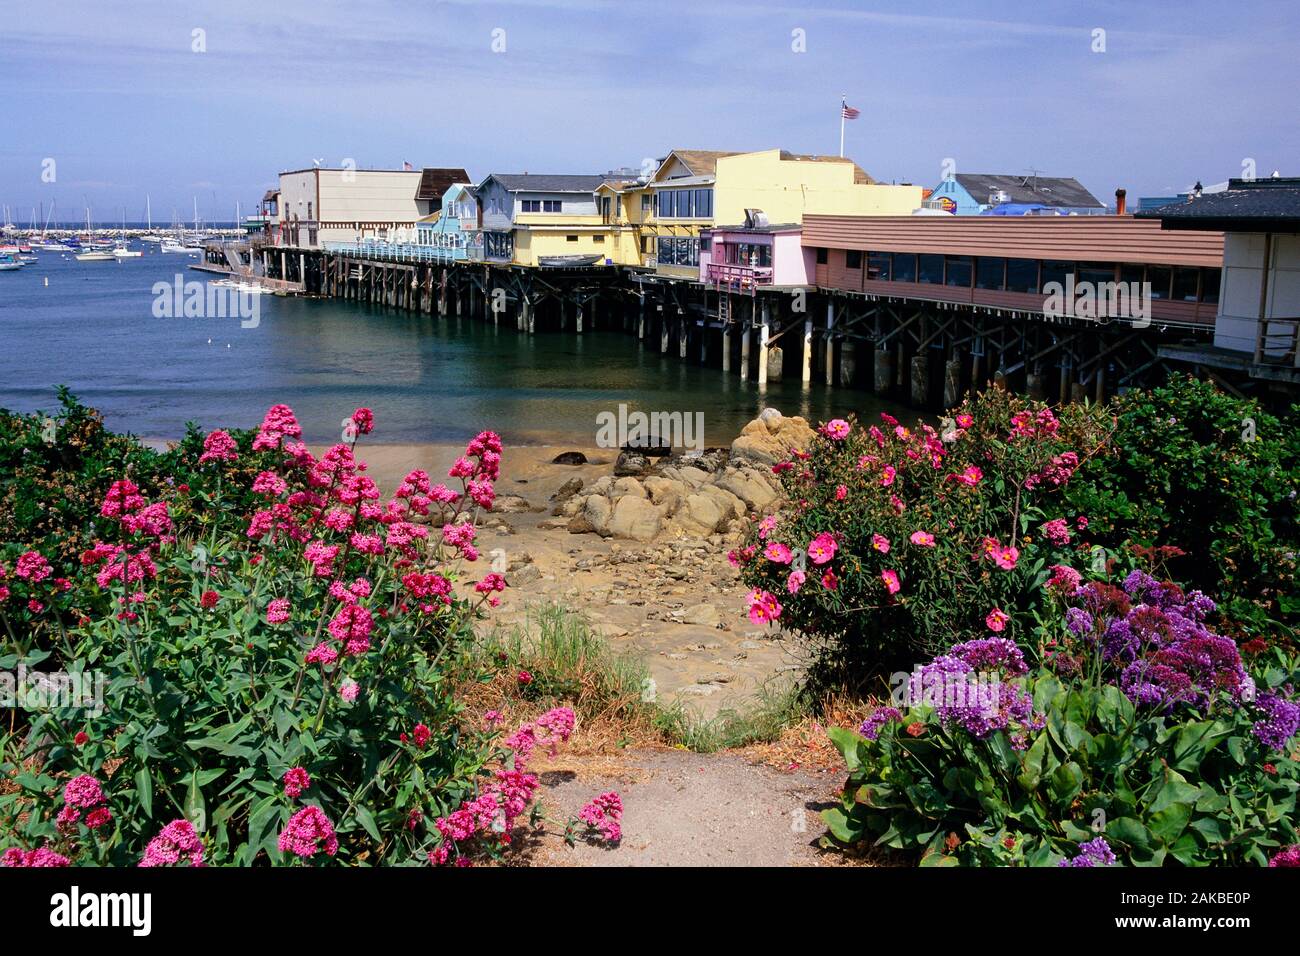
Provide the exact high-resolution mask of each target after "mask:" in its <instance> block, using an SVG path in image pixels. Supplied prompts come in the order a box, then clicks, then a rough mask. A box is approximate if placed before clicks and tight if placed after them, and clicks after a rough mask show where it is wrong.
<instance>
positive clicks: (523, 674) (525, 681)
mask: <svg viewBox="0 0 1300 956" xmlns="http://www.w3.org/2000/svg"><path fill="white" fill-rule="evenodd" d="M515 680H516V681H518V682H519V685H520V686H521V687H526V686H528V685H529V684H531V683H532V682H533V675H532V674H530V673H528V671H520V672H519V673H518V674H516V675H515Z"/></svg>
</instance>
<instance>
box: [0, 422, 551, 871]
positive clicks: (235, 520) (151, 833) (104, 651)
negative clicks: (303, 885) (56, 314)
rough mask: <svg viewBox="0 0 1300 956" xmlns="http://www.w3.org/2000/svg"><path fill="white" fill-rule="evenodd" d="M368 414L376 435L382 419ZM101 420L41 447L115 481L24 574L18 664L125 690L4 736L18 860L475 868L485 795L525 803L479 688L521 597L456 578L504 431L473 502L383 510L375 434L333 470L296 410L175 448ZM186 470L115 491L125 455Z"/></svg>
mask: <svg viewBox="0 0 1300 956" xmlns="http://www.w3.org/2000/svg"><path fill="white" fill-rule="evenodd" d="M65 407H66V408H68V410H69V415H70V416H72V417H77V418H80V415H79V413H77V412H76V410H75V408H74V407H72V406H65ZM353 421H354V422H355V423H356V433H360V434H364V433H367V432H369V431H370V427H371V425H372V417H371V416H370V413H369V411H368V410H366V409H358V410H357V412H356V413H354V415H353ZM64 427H66V426H64ZM82 427H83V426H78V428H77V429H74V433H75V434H76V435H78V436H82V435H83V434H84V435H89V436H91V437H90V438H87V439H78V441H79V442H80V443H79V444H78V445H77V447H76V448H73V449H63V448H62V447H61V445H62V443H63V442H64V441H65V440H68V439H67V436H66V435H65V434H64V432H63V431H60V436H59V440H58V441H56V443H55V446H54V447H53V448H51V449H49V450H47V451H44V452H40V453H41V454H43V455H45V456H46V457H45V461H46V462H47V463H48V462H56V463H60V464H58V466H57V467H52V468H51V466H48V464H47V465H43V466H41V467H44V468H46V472H45V473H46V474H47V475H52V476H62V477H61V478H60V479H59V480H62V481H69V482H71V481H75V480H77V479H76V478H74V477H73V476H77V475H80V476H85V477H89V478H90V479H93V480H91V481H89V482H88V487H93V488H103V487H104V486H105V485H106V490H104V491H103V492H102V493H100V494H99V501H97V502H96V503H95V508H94V517H93V518H90V519H87V520H85V521H84V522H81V519H79V518H76V519H74V518H73V517H71V515H73V514H74V513H76V514H81V513H86V512H88V511H89V505H88V503H87V502H79V503H78V504H77V507H76V508H75V509H72V510H71V511H69V513H68V515H69V517H68V518H67V520H68V521H69V522H70V525H69V527H68V529H67V534H66V535H61V534H60V529H59V528H58V527H57V526H56V524H50V525H49V526H48V533H47V534H46V536H45V537H43V538H39V539H38V540H37V541H36V543H37V544H39V545H40V549H32V548H28V550H26V551H24V553H23V555H22V556H20V557H19V558H18V559H17V561H16V562H15V565H14V568H13V569H12V572H11V573H7V583H8V584H9V585H12V586H13V588H14V589H15V592H14V593H13V594H9V593H7V591H8V589H7V588H4V589H0V590H5V591H6V593H5V594H4V595H0V618H3V619H4V623H5V629H6V635H7V638H8V640H7V646H6V647H4V648H3V650H2V651H0V670H4V671H12V670H14V669H16V668H18V667H20V666H21V667H24V668H27V669H29V670H31V669H35V668H36V667H37V665H40V664H42V663H44V662H46V661H49V660H50V655H51V651H50V647H51V646H54V647H57V649H58V650H59V653H60V656H61V658H62V660H63V661H64V662H65V664H66V666H67V669H68V670H69V671H70V672H72V673H73V674H74V675H76V674H82V675H86V676H87V677H89V678H90V682H89V684H88V685H87V686H88V687H89V688H90V689H92V691H99V692H100V693H98V694H97V695H96V699H95V701H94V706H82V704H84V703H85V701H81V700H75V699H69V697H68V696H67V695H66V694H64V695H58V694H53V695H49V696H48V698H47V699H44V700H40V699H37V698H32V699H31V700H29V704H30V706H28V708H27V713H28V716H29V720H30V722H29V723H27V724H26V725H25V726H24V725H19V726H18V727H16V728H15V730H14V732H13V733H10V734H6V735H5V736H4V739H3V755H2V758H0V759H2V760H3V767H2V770H3V774H4V776H5V777H6V778H7V779H9V780H10V781H11V782H12V784H13V785H15V786H16V788H17V789H9V790H6V791H5V793H4V795H3V796H0V850H3V849H5V848H8V849H10V850H14V851H15V852H14V853H11V854H8V855H7V856H6V857H5V859H6V861H8V860H11V859H12V860H18V861H21V860H23V859H29V858H31V857H32V854H34V853H35V852H36V851H38V850H42V851H47V852H48V853H55V854H57V855H58V857H59V858H65V859H68V860H71V861H72V862H75V863H79V864H81V863H95V864H116V865H129V864H135V863H137V862H139V861H141V860H147V861H149V865H153V864H154V863H158V862H162V863H170V862H176V861H177V860H180V861H181V862H185V861H190V862H196V861H197V860H199V859H203V860H206V861H207V862H213V863H219V864H251V863H255V862H269V863H272V864H284V863H293V862H317V863H319V862H326V861H334V862H346V863H350V864H374V863H409V862H424V861H425V858H426V857H427V856H428V855H429V854H431V853H432V854H435V855H439V860H438V862H446V861H448V860H454V859H457V858H464V859H466V860H467V859H469V858H470V857H469V856H466V855H465V853H470V852H473V853H477V852H479V850H480V849H481V848H482V847H481V842H482V841H476V842H475V843H474V844H473V846H472V848H466V850H465V853H462V851H461V848H459V847H458V845H457V843H456V841H455V840H454V838H453V837H452V836H450V835H449V834H450V833H451V831H452V829H453V828H451V827H450V826H449V825H447V824H446V823H445V820H446V819H448V818H450V817H451V816H452V815H453V814H454V813H455V812H458V811H457V808H462V807H463V804H465V803H466V802H471V801H477V804H476V805H477V806H478V808H479V810H480V812H482V811H483V810H484V808H485V806H486V804H487V802H494V803H495V804H496V805H498V806H499V807H502V808H503V809H502V813H503V814H504V816H505V817H506V819H507V821H508V822H513V820H514V818H515V817H516V816H518V813H520V812H522V807H520V806H518V797H519V793H520V792H521V790H520V788H521V787H522V788H523V789H525V790H527V784H528V779H527V778H528V775H526V774H524V773H523V762H524V761H523V758H522V757H520V755H519V752H518V749H517V748H516V747H511V748H509V749H506V750H503V749H502V748H501V745H500V744H499V743H497V742H496V730H495V728H491V727H488V728H466V727H463V726H462V722H461V720H460V715H461V713H462V709H463V705H462V704H461V703H460V702H459V701H458V700H457V699H456V697H455V694H454V689H455V686H456V683H457V679H458V678H459V677H460V675H461V669H462V668H463V667H465V666H466V662H467V661H468V660H469V656H468V654H469V651H468V649H469V644H470V622H471V621H472V620H473V618H474V617H476V616H477V615H478V614H479V613H480V612H481V609H483V608H484V607H485V605H489V604H495V603H496V600H497V596H496V592H498V591H499V590H500V589H501V588H502V587H504V581H503V580H502V579H501V578H500V576H499V575H494V574H489V575H487V576H486V577H485V578H484V579H483V580H482V581H480V582H479V583H478V584H477V585H476V586H475V587H474V588H473V589H472V590H466V589H459V590H458V589H457V587H456V583H455V582H456V580H457V578H459V577H460V576H461V575H462V574H463V573H464V572H463V569H464V567H465V566H466V564H467V562H470V561H473V560H475V559H476V558H477V551H476V550H475V548H474V545H473V540H474V525H473V518H474V516H475V515H476V513H477V510H478V509H479V508H481V507H487V506H490V504H491V501H492V495H493V491H492V482H493V480H494V479H495V478H496V475H497V470H498V466H499V460H500V444H499V441H498V439H497V438H496V436H495V435H493V434H492V433H490V432H485V433H483V434H482V435H480V436H479V437H478V438H477V439H475V440H474V442H471V444H470V447H469V448H468V449H467V453H466V456H465V457H463V458H462V459H460V460H458V461H457V463H456V465H455V466H453V468H452V471H451V475H452V477H455V478H458V479H460V483H461V488H460V490H455V491H453V490H451V489H448V488H447V487H446V486H444V485H436V486H434V485H432V484H431V483H430V481H429V478H428V476H427V475H426V474H425V473H424V472H418V471H417V472H412V473H411V474H410V475H408V476H407V478H406V480H405V481H404V482H403V483H402V485H401V486H400V487H399V488H398V490H397V492H396V494H395V495H394V496H393V497H392V498H391V499H390V500H389V501H387V502H381V500H380V496H379V491H378V489H377V487H376V486H375V484H374V482H373V481H371V480H370V479H369V478H368V477H367V476H366V475H365V472H364V469H365V466H364V463H362V462H359V461H358V460H356V459H355V457H354V456H353V446H354V444H355V437H356V435H355V434H353V435H352V436H350V438H351V441H349V442H344V443H341V444H338V445H335V446H334V447H333V448H331V449H330V450H329V451H328V452H326V453H325V454H324V455H323V456H322V457H321V458H320V459H316V458H315V457H314V456H313V455H312V454H311V453H310V452H309V451H308V450H307V449H306V447H305V446H304V445H302V444H301V442H299V441H297V438H298V436H299V435H300V429H299V427H298V425H297V422H296V421H295V420H294V418H293V414H292V412H291V411H290V410H289V409H288V408H286V407H285V406H275V407H274V408H272V409H271V410H270V411H269V412H268V413H267V417H266V420H265V421H264V422H263V424H262V426H261V428H260V429H259V430H258V431H257V433H256V435H245V436H241V439H242V440H239V439H235V438H234V437H232V436H231V435H230V434H228V433H226V432H220V431H218V432H213V433H212V434H211V435H209V436H207V438H206V439H200V440H199V441H198V442H197V446H196V445H195V443H194V442H193V441H192V440H191V441H190V442H189V447H188V448H186V449H183V450H180V451H178V453H177V454H176V455H173V456H171V457H170V458H166V457H165V456H154V457H150V455H149V454H145V453H143V452H141V451H139V450H131V449H130V448H128V447H127V446H124V445H122V444H121V443H120V442H119V441H118V440H117V439H115V438H112V437H108V436H104V435H101V434H99V432H98V428H99V426H98V424H97V418H96V417H95V416H93V415H92V416H90V418H89V419H88V420H87V423H86V424H84V429H85V431H84V432H83V431H82V430H81V428H82ZM78 456H80V457H78ZM163 460H167V461H170V462H172V463H175V462H177V461H184V462H186V463H187V464H188V465H189V466H191V467H192V469H193V470H192V471H191V472H189V473H187V477H189V478H190V481H188V482H180V481H176V480H175V479H174V478H173V479H172V480H170V481H169V480H165V479H162V480H158V481H155V482H149V483H148V488H152V489H154V492H153V493H149V494H146V491H147V490H148V489H147V488H146V486H144V485H140V484H137V483H136V482H135V481H133V480H131V479H129V478H126V477H124V476H123V474H122V472H119V473H118V475H117V477H116V478H113V479H112V480H111V482H110V481H109V480H108V478H109V476H110V475H111V474H112V472H111V471H109V470H108V469H109V468H110V467H112V466H113V465H116V466H118V467H121V468H123V469H126V468H130V467H131V466H132V465H137V466H144V465H151V466H158V465H159V464H160V463H161V462H162V461H163ZM65 466H66V467H65ZM36 471H39V469H32V470H31V471H30V472H29V473H28V476H27V477H26V478H24V479H22V480H28V479H29V478H30V475H31V474H34V473H35V472H36ZM145 471H146V469H145V468H144V467H140V468H139V469H138V470H137V471H136V472H135V474H137V475H140V476H141V477H143V474H142V473H143V472H145ZM149 473H150V474H154V472H152V471H150V472H149ZM73 491H74V489H71V488H66V489H60V490H59V493H69V494H70V493H72V492H73ZM254 502H255V503H256V504H255V506H253V507H249V504H250V503H254ZM25 527H36V528H37V529H38V530H39V529H40V528H42V527H46V526H45V525H41V524H39V522H38V524H37V525H31V524H28V525H25ZM430 527H432V528H434V529H440V534H434V535H430V533H429V529H430ZM7 533H13V532H12V530H10V531H8V532H7ZM78 538H80V539H83V540H88V542H89V546H88V547H86V548H85V550H84V552H83V554H82V555H81V556H80V561H79V563H80V564H81V568H80V569H78V570H74V569H72V568H70V567H67V566H66V563H65V562H66V558H65V547H66V543H67V542H69V541H72V540H77V539H78ZM10 540H12V539H10ZM41 549H48V553H46V554H42V553H41ZM2 567H3V565H0V568H2ZM60 572H63V573H62V574H60ZM58 581H64V582H65V584H64V585H60V584H57V583H56V582H58ZM6 598H7V599H8V600H6ZM21 599H26V600H28V601H31V602H35V603H36V604H39V605H41V607H39V608H36V607H35V604H33V605H27V604H20V603H19V601H20V600H21ZM69 617H71V618H72V620H71V621H70V622H68V621H67V620H66V619H67V618H69ZM83 689H86V687H83ZM557 720H559V718H557ZM568 721H569V727H570V728H571V723H572V715H571V714H570V715H569V718H568ZM560 723H561V724H562V723H563V721H562V720H560ZM562 736H567V734H564V735H562ZM497 760H501V761H503V764H502V765H503V766H506V765H507V764H508V765H509V768H510V769H509V772H510V773H511V774H513V775H514V776H512V777H511V778H510V779H511V780H512V781H513V784H512V786H513V787H514V789H513V790H509V791H508V792H507V789H506V788H504V787H503V785H502V784H501V780H502V778H501V776H500V773H501V771H497V772H496V774H494V775H493V776H492V777H491V778H490V779H489V780H487V781H485V780H484V775H485V774H487V773H488V768H489V765H490V764H492V763H493V762H494V761H497ZM533 786H535V779H534V780H533ZM528 793H529V794H531V790H528ZM526 802H527V801H526V800H525V801H524V803H525V804H526ZM507 807H508V808H509V809H505V808H507ZM510 810H514V811H515V812H510ZM426 814H430V815H432V816H433V817H434V818H436V819H435V822H436V823H438V824H439V825H437V826H426V825H425V824H424V822H423V821H424V819H425V815H426ZM492 822H493V823H494V824H495V823H497V822H498V821H497V820H496V819H495V817H494V819H493V821H492Z"/></svg>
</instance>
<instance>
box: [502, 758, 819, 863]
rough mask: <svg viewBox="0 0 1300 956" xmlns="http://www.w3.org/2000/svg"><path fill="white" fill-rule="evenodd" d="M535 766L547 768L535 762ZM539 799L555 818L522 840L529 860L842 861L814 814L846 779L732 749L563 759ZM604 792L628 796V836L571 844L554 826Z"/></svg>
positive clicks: (545, 777)
mask: <svg viewBox="0 0 1300 956" xmlns="http://www.w3.org/2000/svg"><path fill="white" fill-rule="evenodd" d="M539 769H541V768H540V767H539ZM541 779H542V787H541V790H540V791H539V793H538V797H539V799H540V801H541V803H542V805H543V806H544V808H545V810H546V813H547V816H548V817H549V818H550V819H552V820H556V821H559V823H557V824H552V825H551V826H549V827H548V832H547V834H546V835H545V836H543V837H541V838H536V839H534V840H533V842H532V843H531V845H528V846H525V847H521V848H520V852H521V855H522V856H523V857H524V858H525V859H526V860H527V862H528V864H529V865H531V866H822V865H841V864H842V863H843V862H844V860H843V858H842V857H841V856H840V855H839V854H836V853H833V852H826V851H822V850H819V849H818V848H817V841H818V839H819V838H820V837H821V835H822V834H823V832H824V827H823V826H822V824H821V820H820V818H819V816H818V814H819V813H820V811H821V810H822V809H824V808H825V807H827V806H829V804H830V801H831V800H832V799H833V798H834V795H835V792H836V788H837V787H838V785H839V784H840V783H841V780H840V778H839V776H838V775H836V774H829V773H827V774H809V773H806V772H802V771H796V772H790V773H785V772H781V771H777V770H774V769H772V768H770V767H765V766H761V765H756V764H751V763H749V762H747V761H746V760H745V759H744V758H742V757H740V756H738V755H736V754H731V753H720V754H697V753H691V752H689V751H683V750H666V751H631V752H625V753H623V754H620V755H619V756H618V757H617V758H581V757H575V758H564V757H563V756H561V757H560V758H557V759H556V760H554V761H553V762H552V763H551V765H550V766H549V767H548V768H547V769H545V770H543V772H542V775H541ZM605 790H616V791H617V792H618V793H619V795H620V796H621V797H622V800H623V839H622V841H621V843H620V844H619V845H618V846H615V847H605V846H596V845H591V844H587V843H582V842H579V843H578V844H577V846H575V847H572V848H571V847H569V846H567V845H566V844H565V842H564V840H563V839H562V838H561V836H560V834H559V832H558V831H560V830H561V829H562V827H563V822H564V821H565V820H567V819H569V818H571V817H572V818H576V817H577V814H578V811H579V809H580V808H581V807H582V805H583V804H584V803H586V802H587V801H588V800H590V799H591V798H592V797H594V796H596V795H597V794H599V793H601V792H603V791H605Z"/></svg>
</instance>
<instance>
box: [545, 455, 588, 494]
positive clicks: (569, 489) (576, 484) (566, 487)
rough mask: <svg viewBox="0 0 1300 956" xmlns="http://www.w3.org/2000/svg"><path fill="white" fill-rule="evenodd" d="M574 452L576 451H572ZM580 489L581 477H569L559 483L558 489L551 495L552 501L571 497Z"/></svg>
mask: <svg viewBox="0 0 1300 956" xmlns="http://www.w3.org/2000/svg"><path fill="white" fill-rule="evenodd" d="M574 454H576V452H575V453H574ZM581 490H582V479H581V478H570V479H569V480H568V481H566V482H565V483H564V484H562V485H560V488H559V490H558V491H556V492H555V494H553V495H551V500H552V501H564V500H565V499H566V498H572V497H573V496H574V495H576V494H577V493H578V492H580V491H581Z"/></svg>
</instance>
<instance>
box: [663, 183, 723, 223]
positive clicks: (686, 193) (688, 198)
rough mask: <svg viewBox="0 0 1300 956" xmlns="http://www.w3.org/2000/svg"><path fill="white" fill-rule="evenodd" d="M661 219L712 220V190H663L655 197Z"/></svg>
mask: <svg viewBox="0 0 1300 956" xmlns="http://www.w3.org/2000/svg"><path fill="white" fill-rule="evenodd" d="M655 203H656V205H655V215H656V216H658V217H659V218H661V219H712V218H713V190H712V189H661V190H659V192H658V193H657V194H656V197H655Z"/></svg>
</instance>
